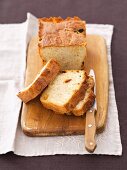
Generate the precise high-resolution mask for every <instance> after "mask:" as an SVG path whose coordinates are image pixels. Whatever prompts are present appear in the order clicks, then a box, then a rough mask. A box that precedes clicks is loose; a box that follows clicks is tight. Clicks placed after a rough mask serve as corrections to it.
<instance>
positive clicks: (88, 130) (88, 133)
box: [85, 69, 96, 152]
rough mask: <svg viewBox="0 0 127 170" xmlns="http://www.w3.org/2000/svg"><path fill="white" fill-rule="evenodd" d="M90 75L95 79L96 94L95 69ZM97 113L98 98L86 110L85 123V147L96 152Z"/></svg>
mask: <svg viewBox="0 0 127 170" xmlns="http://www.w3.org/2000/svg"><path fill="white" fill-rule="evenodd" d="M89 75H90V76H92V77H93V79H94V83H95V86H94V93H95V95H96V81H95V74H94V71H93V70H92V69H91V70H90V74H89ZM95 113H96V99H95V101H94V104H93V106H92V107H91V109H90V110H88V111H87V112H86V125H85V148H86V150H87V151H88V152H94V150H95V148H96V140H95V135H96V122H95Z"/></svg>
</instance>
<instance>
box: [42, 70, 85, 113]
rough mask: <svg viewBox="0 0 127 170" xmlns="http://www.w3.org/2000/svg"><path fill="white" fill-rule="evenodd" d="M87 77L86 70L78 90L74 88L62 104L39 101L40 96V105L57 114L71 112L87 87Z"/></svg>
mask: <svg viewBox="0 0 127 170" xmlns="http://www.w3.org/2000/svg"><path fill="white" fill-rule="evenodd" d="M87 79H88V75H87V73H86V72H84V81H83V82H82V83H81V86H80V87H79V89H78V90H75V92H74V94H73V95H72V97H71V98H70V99H69V100H68V101H67V103H66V104H64V105H63V106H59V105H56V104H54V103H50V102H48V103H47V102H44V100H43V101H41V97H40V101H41V103H42V105H43V106H44V107H45V108H47V109H51V110H53V111H54V112H56V113H58V114H65V113H69V112H71V111H72V110H73V109H74V108H75V106H76V105H77V104H78V102H79V101H81V100H82V99H83V98H84V95H85V91H86V89H87V87H88V84H87Z"/></svg>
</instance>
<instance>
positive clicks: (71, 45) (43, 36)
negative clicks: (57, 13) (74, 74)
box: [38, 17, 86, 70]
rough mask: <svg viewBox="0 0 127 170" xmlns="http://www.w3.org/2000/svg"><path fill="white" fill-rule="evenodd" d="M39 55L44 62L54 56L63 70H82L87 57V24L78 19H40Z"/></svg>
mask: <svg viewBox="0 0 127 170" xmlns="http://www.w3.org/2000/svg"><path fill="white" fill-rule="evenodd" d="M38 46H39V54H40V56H41V58H42V60H43V62H46V61H48V60H49V59H50V58H51V56H53V57H54V58H55V59H56V60H57V61H58V62H59V64H60V66H61V70H80V69H82V68H83V67H84V61H85V57H86V23H85V21H82V20H81V19H80V18H78V17H74V18H70V17H68V18H66V19H65V20H63V19H62V18H60V17H58V18H56V17H53V18H40V19H39V43H38Z"/></svg>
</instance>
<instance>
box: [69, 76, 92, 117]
mask: <svg viewBox="0 0 127 170" xmlns="http://www.w3.org/2000/svg"><path fill="white" fill-rule="evenodd" d="M87 83H88V89H87V91H86V93H87V94H88V97H87V100H86V101H85V102H84V105H83V106H82V107H81V108H80V109H76V108H74V110H73V111H72V114H74V115H75V116H81V115H83V114H85V113H86V112H87V111H88V110H89V109H90V108H91V107H92V105H93V103H94V101H95V94H94V92H93V90H94V79H93V78H92V77H89V79H88V81H87Z"/></svg>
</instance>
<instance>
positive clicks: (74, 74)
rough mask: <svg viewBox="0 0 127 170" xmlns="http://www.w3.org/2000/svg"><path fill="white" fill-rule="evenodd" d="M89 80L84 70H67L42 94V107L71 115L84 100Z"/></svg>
mask: <svg viewBox="0 0 127 170" xmlns="http://www.w3.org/2000/svg"><path fill="white" fill-rule="evenodd" d="M87 79H88V76H87V74H86V72H85V71H84V70H66V71H63V72H61V73H59V74H58V75H57V77H56V78H55V80H54V81H53V82H52V83H50V85H49V86H48V87H47V88H46V89H45V91H44V92H43V93H42V95H41V97H40V101H41V103H42V105H43V106H44V107H45V108H47V109H51V110H53V111H55V112H58V113H60V114H64V113H69V112H70V111H72V110H73V109H74V108H75V106H76V105H77V104H78V102H79V101H80V100H82V99H83V98H84V95H85V90H86V89H87Z"/></svg>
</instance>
